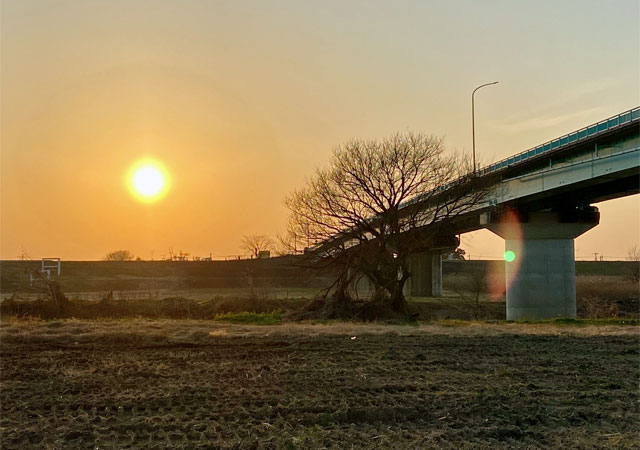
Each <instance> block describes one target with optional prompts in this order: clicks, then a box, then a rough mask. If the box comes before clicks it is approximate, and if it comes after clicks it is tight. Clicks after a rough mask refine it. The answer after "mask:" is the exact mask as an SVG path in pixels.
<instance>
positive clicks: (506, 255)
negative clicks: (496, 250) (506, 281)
mask: <svg viewBox="0 0 640 450" xmlns="http://www.w3.org/2000/svg"><path fill="white" fill-rule="evenodd" d="M515 259H516V254H515V253H514V252H513V251H511V250H507V251H506V252H504V260H505V261H506V262H513V261H514V260H515Z"/></svg>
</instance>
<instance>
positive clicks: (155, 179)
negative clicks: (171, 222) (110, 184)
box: [128, 159, 169, 203]
mask: <svg viewBox="0 0 640 450" xmlns="http://www.w3.org/2000/svg"><path fill="white" fill-rule="evenodd" d="M128 184H129V189H130V190H131V192H132V193H133V195H134V196H135V197H136V198H138V199H139V200H141V201H143V202H147V203H151V202H155V201H156V200H158V199H160V198H162V197H163V196H164V195H165V194H166V193H167V190H168V189H169V174H168V173H167V171H166V170H165V168H164V166H163V165H162V164H161V163H160V162H158V161H155V160H149V159H145V160H141V161H138V162H137V163H136V164H134V165H133V167H132V168H131V170H130V171H129V176H128Z"/></svg>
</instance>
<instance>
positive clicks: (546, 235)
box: [481, 207, 600, 320]
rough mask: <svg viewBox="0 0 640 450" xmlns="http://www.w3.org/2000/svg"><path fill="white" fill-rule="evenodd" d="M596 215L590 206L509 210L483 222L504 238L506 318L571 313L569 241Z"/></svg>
mask: <svg viewBox="0 0 640 450" xmlns="http://www.w3.org/2000/svg"><path fill="white" fill-rule="evenodd" d="M599 219H600V214H599V213H598V210H597V208H594V207H592V208H589V209H587V210H575V209H574V210H568V211H562V212H537V213H529V214H524V215H522V214H521V215H516V214H515V213H511V214H506V215H505V216H503V217H502V218H500V219H499V220H497V221H495V222H494V223H486V226H487V228H488V229H489V230H491V231H492V232H494V233H496V234H497V235H498V236H500V237H502V238H503V239H505V250H506V251H505V264H506V283H507V286H506V287H507V320H525V319H550V318H556V317H563V318H575V317H576V281H575V273H576V270H575V250H574V242H573V241H574V239H575V238H576V237H578V236H580V235H581V234H583V233H585V232H586V231H588V230H590V229H591V228H593V227H595V226H596V225H597V224H598V222H599ZM481 221H482V219H481Z"/></svg>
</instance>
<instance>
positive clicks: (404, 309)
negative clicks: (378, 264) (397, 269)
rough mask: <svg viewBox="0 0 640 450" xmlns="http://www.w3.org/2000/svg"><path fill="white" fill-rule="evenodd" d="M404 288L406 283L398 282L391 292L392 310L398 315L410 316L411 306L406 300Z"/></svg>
mask: <svg viewBox="0 0 640 450" xmlns="http://www.w3.org/2000/svg"><path fill="white" fill-rule="evenodd" d="M403 287H404V281H398V282H396V283H394V286H393V290H392V291H391V298H390V301H391V308H392V309H393V310H394V311H395V312H398V313H401V314H404V315H407V316H408V315H409V304H408V303H407V300H406V299H405V298H404V294H403V293H402V288H403Z"/></svg>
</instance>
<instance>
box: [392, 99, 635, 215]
mask: <svg viewBox="0 0 640 450" xmlns="http://www.w3.org/2000/svg"><path fill="white" fill-rule="evenodd" d="M636 119H640V106H638V107H635V108H633V109H630V110H628V111H625V112H623V113H620V114H616V115H615V116H611V117H609V118H608V119H604V120H601V121H600V122H596V123H594V124H591V125H588V126H586V127H584V128H580V129H579V130H577V131H574V132H572V133H569V134H565V135H564V136H560V137H559V138H556V139H553V140H551V141H548V142H545V143H544V144H540V145H538V146H536V147H533V148H530V149H528V150H525V151H523V152H520V153H518V154H516V155H513V156H510V157H508V158H505V159H503V160H501V161H498V162H496V163H493V164H491V165H489V166H487V167H483V168H481V169H478V171H477V172H476V173H477V174H478V175H480V176H482V175H487V174H490V173H492V172H495V171H497V170H499V169H504V168H506V167H509V166H511V165H513V164H515V163H519V162H521V161H525V160H527V159H529V158H532V157H534V156H537V155H540V154H543V153H546V152H548V151H550V150H555V149H557V148H558V147H561V146H563V145H567V144H573V143H574V142H578V141H581V140H582V139H585V138H587V137H592V136H594V135H596V134H599V133H602V132H605V131H608V130H611V129H613V128H616V127H618V126H620V125H623V124H625V123H628V122H631V121H632V120H636ZM461 181H462V180H461V179H458V180H454V181H452V182H451V183H448V184H445V185H444V186H438V187H437V188H435V189H434V190H433V191H431V192H430V194H437V193H440V192H443V191H446V190H447V189H450V188H452V187H453V186H455V185H457V184H458V183H460V182H461ZM421 198H424V196H419V197H415V198H412V199H410V200H407V201H406V202H404V203H403V204H402V205H400V206H401V207H406V206H409V205H411V204H413V203H416V202H418V201H420V199H421Z"/></svg>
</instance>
